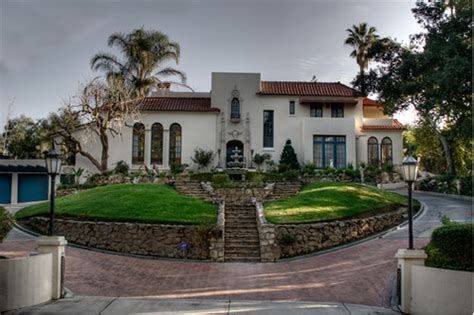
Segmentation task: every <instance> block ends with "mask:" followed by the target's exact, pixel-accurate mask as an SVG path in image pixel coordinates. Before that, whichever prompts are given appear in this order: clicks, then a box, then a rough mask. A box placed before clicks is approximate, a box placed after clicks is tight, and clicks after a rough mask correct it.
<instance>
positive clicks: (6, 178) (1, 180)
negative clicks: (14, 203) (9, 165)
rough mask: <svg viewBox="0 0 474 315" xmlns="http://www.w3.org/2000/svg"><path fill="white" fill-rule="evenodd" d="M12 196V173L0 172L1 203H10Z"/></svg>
mask: <svg viewBox="0 0 474 315" xmlns="http://www.w3.org/2000/svg"><path fill="white" fill-rule="evenodd" d="M11 197H12V175H11V174H0V203H10V202H11Z"/></svg>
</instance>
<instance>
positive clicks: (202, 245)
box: [20, 207, 223, 260]
mask: <svg viewBox="0 0 474 315" xmlns="http://www.w3.org/2000/svg"><path fill="white" fill-rule="evenodd" d="M220 208H221V207H220ZM20 223H22V224H25V225H27V226H31V227H33V228H35V229H37V230H38V231H40V232H41V233H44V234H46V233H47V229H48V224H49V219H48V218H46V217H31V218H27V219H21V220H20ZM55 233H56V234H57V235H64V236H65V237H66V239H67V240H68V242H71V243H75V244H79V245H84V246H90V247H95V248H99V249H105V250H111V251H116V252H122V253H130V254H137V255H149V256H160V257H172V258H190V259H209V258H210V257H211V255H210V254H211V249H212V252H213V255H212V256H213V257H212V258H213V259H215V260H218V259H219V258H220V257H223V231H222V230H220V227H219V226H214V227H212V230H209V227H207V226H197V225H164V224H146V223H122V222H95V221H76V220H66V219H56V221H55ZM210 235H212V236H210ZM209 238H210V239H209ZM183 242H185V243H187V244H189V249H188V250H187V251H185V252H184V251H182V250H181V249H180V244H182V243H183ZM221 243H222V244H221ZM220 252H222V253H220Z"/></svg>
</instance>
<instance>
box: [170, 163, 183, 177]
mask: <svg viewBox="0 0 474 315" xmlns="http://www.w3.org/2000/svg"><path fill="white" fill-rule="evenodd" d="M185 168H186V165H185V164H180V163H171V164H170V172H171V174H173V176H176V175H178V174H180V173H182V172H184V169H185Z"/></svg>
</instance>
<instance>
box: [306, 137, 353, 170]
mask: <svg viewBox="0 0 474 315" xmlns="http://www.w3.org/2000/svg"><path fill="white" fill-rule="evenodd" d="M313 161H314V164H316V167H317V168H323V167H328V166H332V167H335V168H343V167H345V166H346V137H345V136H316V135H315V136H313Z"/></svg>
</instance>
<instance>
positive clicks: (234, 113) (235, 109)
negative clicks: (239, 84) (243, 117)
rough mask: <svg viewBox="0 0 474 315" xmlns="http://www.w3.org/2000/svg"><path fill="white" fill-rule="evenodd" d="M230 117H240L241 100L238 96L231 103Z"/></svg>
mask: <svg viewBox="0 0 474 315" xmlns="http://www.w3.org/2000/svg"><path fill="white" fill-rule="evenodd" d="M230 119H240V101H239V99H238V98H237V97H234V98H233V99H232V102H231V103H230Z"/></svg>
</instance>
